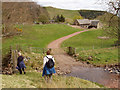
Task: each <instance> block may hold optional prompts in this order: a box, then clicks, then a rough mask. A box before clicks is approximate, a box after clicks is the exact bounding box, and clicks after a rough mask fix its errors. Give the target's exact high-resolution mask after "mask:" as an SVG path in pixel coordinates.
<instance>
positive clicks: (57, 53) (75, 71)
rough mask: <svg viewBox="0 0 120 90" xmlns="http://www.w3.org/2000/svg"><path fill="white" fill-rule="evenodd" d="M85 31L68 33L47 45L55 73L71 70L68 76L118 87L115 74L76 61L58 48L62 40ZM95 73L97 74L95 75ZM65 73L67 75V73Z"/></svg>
mask: <svg viewBox="0 0 120 90" xmlns="http://www.w3.org/2000/svg"><path fill="white" fill-rule="evenodd" d="M86 31H88V30H84V31H79V32H76V33H73V34H70V35H68V36H65V37H62V38H60V39H57V40H55V41H53V42H51V43H50V44H49V45H48V48H52V54H53V56H54V57H55V60H56V62H57V68H56V70H57V73H59V74H65V73H66V74H67V73H70V72H71V71H72V72H71V73H70V76H71V75H72V76H75V77H76V76H77V75H78V76H77V77H80V78H83V79H85V78H86V80H90V81H93V82H95V81H96V82H97V83H100V84H103V85H105V86H107V87H108V88H118V76H117V75H112V74H108V73H107V72H105V71H103V69H101V68H92V65H88V64H86V63H82V62H76V60H75V59H74V58H72V57H71V56H69V55H67V54H66V52H65V51H64V50H63V49H61V48H60V45H61V43H62V42H63V41H65V40H67V39H68V38H70V37H73V36H75V35H77V34H80V33H82V32H86ZM79 66H80V67H79ZM82 67H83V71H82V69H81V68H82ZM90 67H91V68H90ZM89 71H90V72H89ZM97 73H98V74H99V75H97ZM79 74H80V75H79ZM67 75H68V76H69V74H67Z"/></svg>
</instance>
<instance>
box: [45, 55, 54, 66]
mask: <svg viewBox="0 0 120 90" xmlns="http://www.w3.org/2000/svg"><path fill="white" fill-rule="evenodd" d="M46 57H47V56H46ZM47 58H48V57H47ZM46 66H47V68H53V67H54V61H53V59H52V58H48V62H46Z"/></svg>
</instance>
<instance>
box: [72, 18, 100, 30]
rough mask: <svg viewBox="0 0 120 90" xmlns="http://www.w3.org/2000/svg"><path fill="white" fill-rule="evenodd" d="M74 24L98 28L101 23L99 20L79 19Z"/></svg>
mask: <svg viewBox="0 0 120 90" xmlns="http://www.w3.org/2000/svg"><path fill="white" fill-rule="evenodd" d="M74 24H75V25H78V26H81V27H83V28H92V27H95V28H97V27H98V25H99V20H89V19H77V20H75V22H74Z"/></svg>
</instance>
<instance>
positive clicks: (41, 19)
mask: <svg viewBox="0 0 120 90" xmlns="http://www.w3.org/2000/svg"><path fill="white" fill-rule="evenodd" d="M48 21H49V18H48V17H47V16H46V15H44V14H41V15H40V16H39V18H38V22H42V23H43V24H45V23H47V22H48Z"/></svg>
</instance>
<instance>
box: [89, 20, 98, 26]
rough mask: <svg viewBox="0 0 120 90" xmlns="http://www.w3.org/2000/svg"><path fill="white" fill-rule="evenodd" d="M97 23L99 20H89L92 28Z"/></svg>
mask: <svg viewBox="0 0 120 90" xmlns="http://www.w3.org/2000/svg"><path fill="white" fill-rule="evenodd" d="M98 23H99V20H90V25H92V26H97V24H98Z"/></svg>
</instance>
